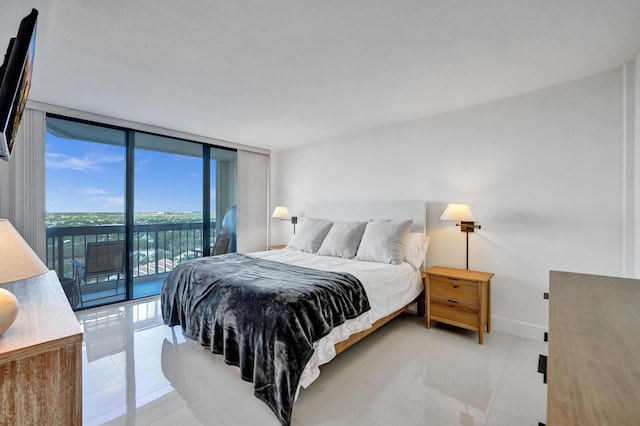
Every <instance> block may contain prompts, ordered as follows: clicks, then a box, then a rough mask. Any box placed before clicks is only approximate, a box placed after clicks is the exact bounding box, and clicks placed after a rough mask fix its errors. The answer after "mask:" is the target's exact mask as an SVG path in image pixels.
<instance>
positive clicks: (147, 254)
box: [46, 222, 215, 309]
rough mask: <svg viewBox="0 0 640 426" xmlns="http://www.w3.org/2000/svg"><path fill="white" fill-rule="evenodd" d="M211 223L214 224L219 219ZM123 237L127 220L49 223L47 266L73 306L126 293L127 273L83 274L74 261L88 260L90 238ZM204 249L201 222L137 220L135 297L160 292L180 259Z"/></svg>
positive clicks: (89, 304)
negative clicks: (96, 223)
mask: <svg viewBox="0 0 640 426" xmlns="http://www.w3.org/2000/svg"><path fill="white" fill-rule="evenodd" d="M211 228H212V229H215V224H214V223H212V226H211ZM124 239H125V227H124V225H100V226H69V227H51V228H47V255H46V263H47V267H48V268H49V269H52V270H55V271H56V272H57V274H58V276H59V277H60V282H61V283H62V285H63V287H64V288H65V292H66V293H67V297H68V298H69V300H70V303H71V305H72V307H73V308H74V309H82V308H88V307H92V306H98V305H103V304H106V303H113V302H118V301H123V300H125V299H126V286H125V284H124V283H125V280H124V276H122V275H120V276H119V275H117V274H113V275H106V276H101V277H98V278H90V279H87V280H78V279H76V277H75V276H74V265H73V263H72V261H74V260H75V261H78V262H80V263H84V261H85V256H86V253H87V244H89V243H92V242H102V241H115V240H124ZM214 239H215V237H214ZM212 244H213V241H212ZM201 253H202V223H200V222H195V223H188V222H187V223H161V224H144V225H143V224H140V225H134V226H133V270H132V278H133V297H134V298H140V297H145V296H150V295H154V294H158V293H160V289H161V287H162V282H163V281H164V278H165V277H166V276H167V275H168V274H169V272H171V271H172V270H173V269H174V267H175V266H176V265H177V264H178V263H180V262H183V261H185V260H188V259H193V258H195V257H198V256H199V255H200V254H201Z"/></svg>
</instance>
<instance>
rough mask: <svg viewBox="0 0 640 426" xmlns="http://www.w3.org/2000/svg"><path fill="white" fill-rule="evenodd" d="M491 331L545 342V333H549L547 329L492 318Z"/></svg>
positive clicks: (505, 319)
mask: <svg viewBox="0 0 640 426" xmlns="http://www.w3.org/2000/svg"><path fill="white" fill-rule="evenodd" d="M491 331H499V332H501V333H505V334H511V335H512V336H518V337H524V338H525V339H531V340H535V341H537V342H543V341H544V332H545V331H547V327H543V326H540V325H536V324H529V323H526V322H520V321H514V320H510V319H507V318H501V317H495V316H491Z"/></svg>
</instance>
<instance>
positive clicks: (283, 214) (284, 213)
mask: <svg viewBox="0 0 640 426" xmlns="http://www.w3.org/2000/svg"><path fill="white" fill-rule="evenodd" d="M271 217H274V218H276V219H288V218H289V209H287V208H286V207H284V206H280V207H276V208H275V209H273V214H272V215H271Z"/></svg>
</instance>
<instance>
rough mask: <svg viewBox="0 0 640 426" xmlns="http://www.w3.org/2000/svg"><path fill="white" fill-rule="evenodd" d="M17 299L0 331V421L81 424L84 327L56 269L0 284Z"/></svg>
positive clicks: (10, 422)
mask: <svg viewBox="0 0 640 426" xmlns="http://www.w3.org/2000/svg"><path fill="white" fill-rule="evenodd" d="M0 286H1V287H2V288H5V289H7V290H9V291H11V292H12V293H13V294H14V295H15V296H16V298H17V299H18V303H19V311H18V317H17V318H16V321H15V322H14V323H13V325H12V326H11V327H10V328H9V329H8V330H7V331H5V332H4V333H3V334H2V335H0V424H2V425H35V424H40V425H44V424H51V425H81V424H82V331H81V330H80V327H79V326H78V321H77V320H76V317H75V315H74V313H73V311H72V310H71V308H70V307H69V302H68V301H67V298H66V297H65V294H64V291H63V290H62V287H61V286H60V282H59V281H58V278H57V277H56V274H55V272H48V273H46V274H44V275H41V276H39V277H35V278H30V279H27V280H22V281H15V282H12V283H8V284H2V285H0Z"/></svg>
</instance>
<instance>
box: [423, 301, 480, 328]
mask: <svg viewBox="0 0 640 426" xmlns="http://www.w3.org/2000/svg"><path fill="white" fill-rule="evenodd" d="M431 316H432V317H433V319H434V320H436V321H438V320H441V321H444V322H446V323H449V324H453V325H457V326H463V325H466V326H469V327H472V329H475V328H477V327H478V306H477V305H470V304H468V303H464V302H455V301H452V300H447V299H440V298H432V299H431ZM467 328H468V327H467Z"/></svg>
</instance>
